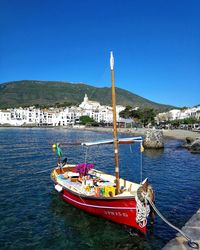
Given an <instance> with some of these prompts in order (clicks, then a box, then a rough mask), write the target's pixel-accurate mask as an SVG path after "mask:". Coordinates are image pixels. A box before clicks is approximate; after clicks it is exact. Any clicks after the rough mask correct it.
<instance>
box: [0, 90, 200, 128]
mask: <svg viewBox="0 0 200 250" xmlns="http://www.w3.org/2000/svg"><path fill="white" fill-rule="evenodd" d="M125 108H126V107H124V106H121V105H117V106H116V113H117V121H118V122H119V123H124V124H125V123H132V122H134V121H133V120H131V119H123V118H122V117H120V112H121V111H123V110H124V109H125ZM138 108H139V107H136V108H134V109H135V110H137V109H138ZM82 116H88V117H90V118H92V119H93V120H94V121H95V122H97V123H104V124H110V123H112V120H113V115H112V107H110V106H106V105H101V104H100V103H99V102H97V101H91V100H89V99H88V96H87V94H85V96H84V99H83V101H82V103H81V104H80V105H79V106H72V107H65V108H54V107H51V108H48V109H40V108H36V107H34V106H31V107H26V108H22V107H20V108H9V109H6V110H3V109H2V110H0V125H2V126H6V125H7V126H73V127H74V126H78V125H79V124H80V117H82ZM190 117H192V118H195V119H197V120H199V119H200V105H199V106H196V107H192V108H186V109H173V110H170V111H168V112H164V113H159V114H157V115H156V116H155V118H154V120H155V123H156V124H160V123H163V122H168V121H173V120H177V119H178V120H181V119H186V118H190ZM197 127H198V124H197Z"/></svg>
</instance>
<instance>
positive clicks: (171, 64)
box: [0, 0, 200, 107]
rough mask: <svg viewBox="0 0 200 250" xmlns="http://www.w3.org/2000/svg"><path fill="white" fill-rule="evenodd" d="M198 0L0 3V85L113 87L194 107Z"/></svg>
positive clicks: (199, 66) (199, 61)
mask: <svg viewBox="0 0 200 250" xmlns="http://www.w3.org/2000/svg"><path fill="white" fill-rule="evenodd" d="M199 13H200V1H199V0H187V1H186V0H155V1H154V0H146V1H144V0H137V1H136V0H0V34H1V36H0V83H3V82H8V81H13V80H24V79H28V80H29V79H31V80H58V81H69V82H83V83H86V84H89V85H93V86H97V87H103V86H110V82H111V80H110V71H109V53H110V50H113V52H114V57H115V82H116V86H117V87H120V88H123V89H126V90H128V91H131V92H133V93H135V94H138V95H140V96H142V97H144V98H147V99H149V100H151V101H154V102H158V103H163V104H171V105H175V106H180V107H182V106H194V105H197V104H200V14H199Z"/></svg>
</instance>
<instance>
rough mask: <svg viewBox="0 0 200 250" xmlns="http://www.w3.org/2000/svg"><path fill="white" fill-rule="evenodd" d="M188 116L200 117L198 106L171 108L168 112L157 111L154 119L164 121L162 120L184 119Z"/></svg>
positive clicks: (199, 107)
mask: <svg viewBox="0 0 200 250" xmlns="http://www.w3.org/2000/svg"><path fill="white" fill-rule="evenodd" d="M189 117H193V118H196V119H199V118H200V106H197V107H193V108H188V109H184V110H180V109H172V110H170V111H169V112H165V113H159V114H158V115H157V116H156V118H155V119H156V120H157V121H158V122H164V121H173V120H182V119H186V118H189Z"/></svg>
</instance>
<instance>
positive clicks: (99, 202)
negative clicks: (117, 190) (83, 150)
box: [61, 189, 146, 233]
mask: <svg viewBox="0 0 200 250" xmlns="http://www.w3.org/2000/svg"><path fill="white" fill-rule="evenodd" d="M61 196H62V198H63V200H65V201H67V202H68V203H70V204H72V205H74V206H75V207H77V208H79V209H81V210H83V211H85V212H88V213H91V214H95V215H97V216H100V217H103V218H106V219H108V220H111V221H114V222H116V223H119V224H124V225H127V226H130V227H134V228H136V229H138V230H139V231H141V232H142V233H146V226H145V227H143V228H141V227H140V225H139V224H138V223H136V201H135V199H134V198H124V197H123V198H110V199H105V198H96V197H95V198H92V197H86V196H77V195H76V194H75V193H73V192H71V191H69V190H67V189H64V190H62V192H61Z"/></svg>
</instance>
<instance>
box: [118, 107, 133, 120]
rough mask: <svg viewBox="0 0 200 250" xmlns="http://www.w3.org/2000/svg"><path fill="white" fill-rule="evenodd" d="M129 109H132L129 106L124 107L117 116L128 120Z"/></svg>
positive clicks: (129, 115)
mask: <svg viewBox="0 0 200 250" xmlns="http://www.w3.org/2000/svg"><path fill="white" fill-rule="evenodd" d="M131 109H132V107H131V106H130V105H128V106H126V108H125V109H124V110H122V111H121V112H120V113H119V116H120V117H122V118H130V117H131Z"/></svg>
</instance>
